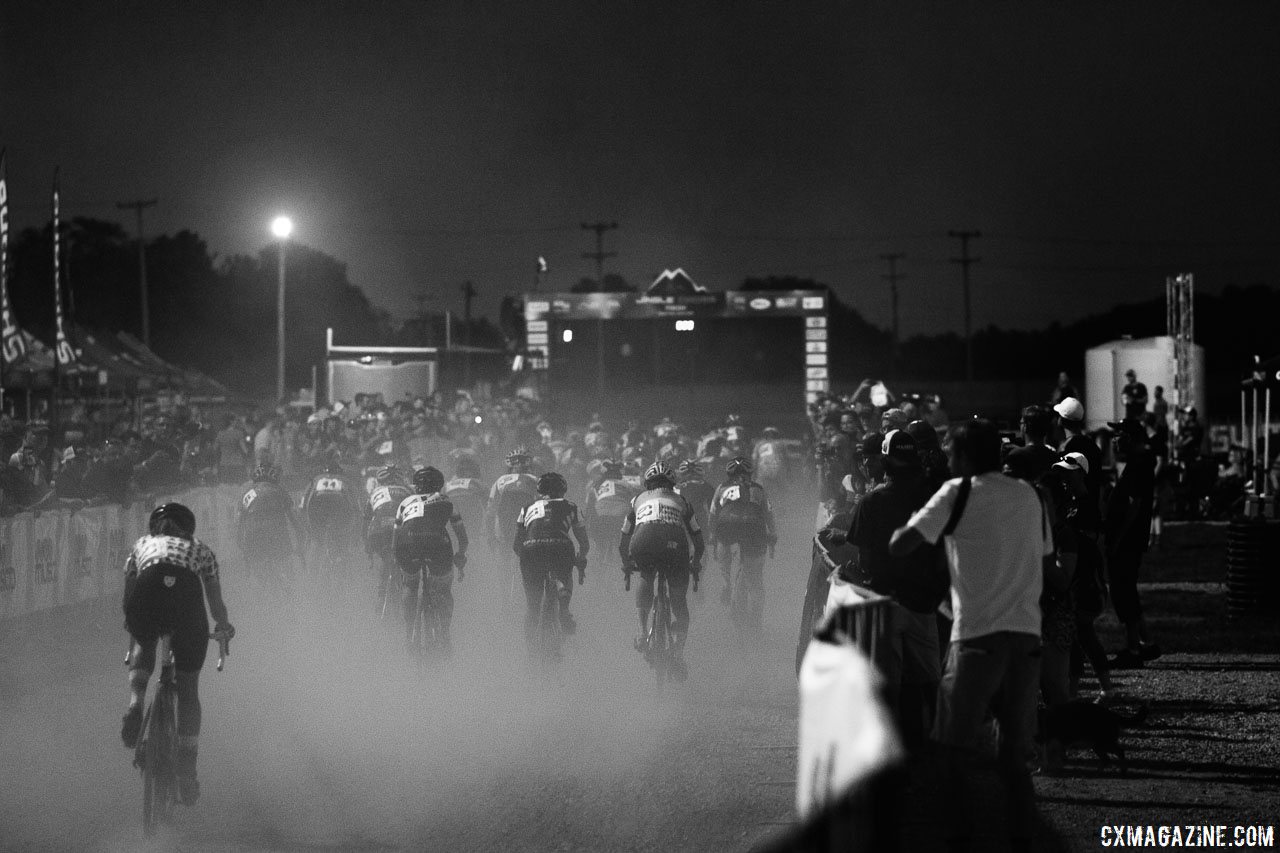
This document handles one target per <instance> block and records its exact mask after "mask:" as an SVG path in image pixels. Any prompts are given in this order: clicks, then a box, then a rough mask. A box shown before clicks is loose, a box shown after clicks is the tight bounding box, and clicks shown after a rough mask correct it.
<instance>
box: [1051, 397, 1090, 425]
mask: <svg viewBox="0 0 1280 853" xmlns="http://www.w3.org/2000/svg"><path fill="white" fill-rule="evenodd" d="M1053 410H1054V411H1055V412H1057V413H1058V416H1059V417H1060V418H1062V419H1063V420H1067V421H1082V420H1084V405H1083V404H1082V403H1081V402H1080V401H1079V400H1077V399H1076V398H1075V397H1063V398H1062V402H1061V403H1059V404H1058V405H1056V406H1054V407H1053Z"/></svg>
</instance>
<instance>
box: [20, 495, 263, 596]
mask: <svg viewBox="0 0 1280 853" xmlns="http://www.w3.org/2000/svg"><path fill="white" fill-rule="evenodd" d="M241 494H242V490H241V488H240V487H238V486H205V487H199V488H195V489H188V490H185V491H182V492H177V493H174V494H170V495H160V496H157V497H156V498H154V500H148V502H146V503H143V502H141V501H137V502H134V503H133V504H130V505H128V506H119V505H103V506H96V507H88V508H85V509H80V510H76V511H75V512H72V511H70V510H54V511H46V512H41V513H33V512H26V513H22V514H20V515H15V516H12V517H9V518H0V620H4V619H12V618H15V617H18V616H24V615H26V614H29V613H36V612H38V611H41V610H48V609H50V608H53V607H60V606H62V605H66V604H76V603H78V602H82V601H89V600H91V599H95V598H99V597H101V596H110V595H120V594H121V592H122V591H123V581H124V563H125V560H126V559H128V556H129V549H130V548H132V547H133V543H134V542H135V541H136V540H137V538H138V537H139V536H141V535H142V533H143V532H144V531H145V530H146V525H147V517H148V516H149V515H150V513H151V509H152V507H154V506H156V505H157V504H160V503H163V502H165V501H170V500H176V501H181V502H182V503H185V504H186V505H187V506H189V507H191V510H192V511H193V512H194V513H195V515H196V536H197V537H199V538H200V540H201V541H203V542H205V543H206V544H207V545H209V547H211V548H212V549H213V550H214V553H216V554H226V555H227V556H228V557H230V556H232V554H234V553H235V552H234V547H235V523H236V514H237V510H238V507H239V501H240V496H241Z"/></svg>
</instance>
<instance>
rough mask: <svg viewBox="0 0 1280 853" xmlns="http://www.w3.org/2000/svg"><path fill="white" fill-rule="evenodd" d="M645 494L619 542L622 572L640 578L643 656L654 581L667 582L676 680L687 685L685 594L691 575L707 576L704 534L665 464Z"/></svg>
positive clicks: (651, 473) (650, 474)
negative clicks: (659, 578) (659, 576)
mask: <svg viewBox="0 0 1280 853" xmlns="http://www.w3.org/2000/svg"><path fill="white" fill-rule="evenodd" d="M644 488H645V490H644V491H643V492H641V493H640V494H639V495H637V496H636V498H635V500H634V501H632V504H631V512H629V513H628V514H627V519H626V521H625V522H623V524H622V538H621V539H620V540H619V542H618V553H619V554H620V555H621V557H622V564H623V572H624V573H625V574H627V575H630V574H631V572H639V573H640V586H639V588H638V589H637V590H636V607H637V608H638V609H639V611H640V637H639V638H638V639H637V640H636V643H635V645H636V649H637V650H638V651H643V650H644V648H645V645H646V640H647V637H648V634H649V610H650V608H652V607H653V594H654V580H655V578H656V577H657V574H658V573H659V572H662V573H663V574H664V575H665V576H666V579H667V591H668V593H669V595H670V600H671V613H672V615H673V616H674V617H675V619H674V625H673V626H672V636H673V639H674V641H675V649H676V656H675V660H674V664H675V670H674V675H675V676H676V678H677V680H683V679H684V678H685V677H686V676H687V675H688V671H687V668H686V667H685V663H684V641H685V637H686V635H687V634H688V631H689V603H688V600H687V598H686V593H687V591H688V588H689V576H690V575H691V574H692V575H693V577H694V579H695V580H696V579H697V578H698V575H699V574H700V573H701V571H702V551H703V544H702V528H700V527H699V526H698V521H697V519H696V518H695V517H694V514H693V508H692V507H691V506H689V502H688V501H686V500H685V499H684V498H682V497H680V495H678V494H676V491H675V478H674V475H673V474H672V473H671V469H670V468H668V467H667V466H666V465H665V464H664V463H662V462H655V463H654V464H653V465H650V466H649V468H648V470H646V471H645V472H644ZM690 540H692V541H693V557H692V558H690V557H689V542H690Z"/></svg>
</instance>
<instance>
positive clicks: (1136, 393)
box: [1120, 367, 1147, 421]
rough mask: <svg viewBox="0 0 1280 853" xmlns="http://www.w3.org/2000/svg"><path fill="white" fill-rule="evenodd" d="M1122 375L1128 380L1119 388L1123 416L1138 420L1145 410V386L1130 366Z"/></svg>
mask: <svg viewBox="0 0 1280 853" xmlns="http://www.w3.org/2000/svg"><path fill="white" fill-rule="evenodd" d="M1124 377H1125V379H1128V380H1129V381H1128V382H1127V383H1125V386H1124V388H1122V389H1121V390H1120V402H1121V404H1122V405H1123V406H1124V416H1125V418H1134V419H1135V420H1139V421H1140V420H1142V416H1143V415H1144V414H1146V412H1147V386H1146V385H1143V384H1142V383H1141V382H1139V381H1138V374H1137V372H1136V371H1135V370H1134V369H1133V368H1132V367H1131V368H1129V369H1128V370H1126V371H1125V372H1124Z"/></svg>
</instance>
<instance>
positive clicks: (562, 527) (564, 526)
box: [516, 498, 586, 547]
mask: <svg viewBox="0 0 1280 853" xmlns="http://www.w3.org/2000/svg"><path fill="white" fill-rule="evenodd" d="M570 532H572V533H574V535H576V536H577V537H578V541H580V542H581V541H584V540H585V539H586V528H585V526H584V525H583V523H582V517H581V516H580V515H579V514H578V506H577V504H575V503H574V502H573V501H570V500H565V499H564V498H539V499H538V500H536V501H534V502H533V503H531V504H529V505H528V506H527V507H525V508H524V509H523V510H521V511H520V515H519V517H518V518H516V545H517V547H519V545H520V543H525V544H528V543H531V542H534V541H543V540H550V539H555V540H563V541H566V542H568V541H569V534H570Z"/></svg>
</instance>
